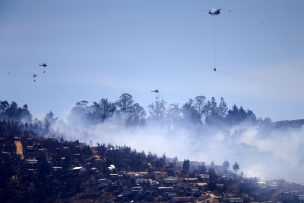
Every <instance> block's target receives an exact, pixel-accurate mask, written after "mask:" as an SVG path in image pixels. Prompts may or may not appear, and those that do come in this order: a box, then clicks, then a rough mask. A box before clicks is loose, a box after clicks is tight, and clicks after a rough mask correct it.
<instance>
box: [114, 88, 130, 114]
mask: <svg viewBox="0 0 304 203" xmlns="http://www.w3.org/2000/svg"><path fill="white" fill-rule="evenodd" d="M133 103H134V100H133V98H132V95H130V94H128V93H124V94H122V95H121V96H120V97H119V100H118V101H117V102H116V105H117V107H118V110H119V111H120V112H129V111H130V109H131V108H132V106H133Z"/></svg>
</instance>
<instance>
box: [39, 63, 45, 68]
mask: <svg viewBox="0 0 304 203" xmlns="http://www.w3.org/2000/svg"><path fill="white" fill-rule="evenodd" d="M39 66H42V67H44V68H45V67H47V64H46V63H42V64H39Z"/></svg>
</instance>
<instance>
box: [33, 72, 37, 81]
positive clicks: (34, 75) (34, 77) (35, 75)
mask: <svg viewBox="0 0 304 203" xmlns="http://www.w3.org/2000/svg"><path fill="white" fill-rule="evenodd" d="M36 77H37V74H36V73H33V79H34V82H36Z"/></svg>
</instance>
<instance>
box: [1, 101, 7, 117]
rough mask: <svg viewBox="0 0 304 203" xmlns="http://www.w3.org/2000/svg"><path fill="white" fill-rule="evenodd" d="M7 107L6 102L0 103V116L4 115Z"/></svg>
mask: <svg viewBox="0 0 304 203" xmlns="http://www.w3.org/2000/svg"><path fill="white" fill-rule="evenodd" d="M8 107H9V103H8V102H7V101H0V114H1V115H4V114H5V111H6V109H7V108H8Z"/></svg>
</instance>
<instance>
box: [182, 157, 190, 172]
mask: <svg viewBox="0 0 304 203" xmlns="http://www.w3.org/2000/svg"><path fill="white" fill-rule="evenodd" d="M189 170H190V161H189V159H185V160H184V162H183V174H184V175H188V173H189Z"/></svg>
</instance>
